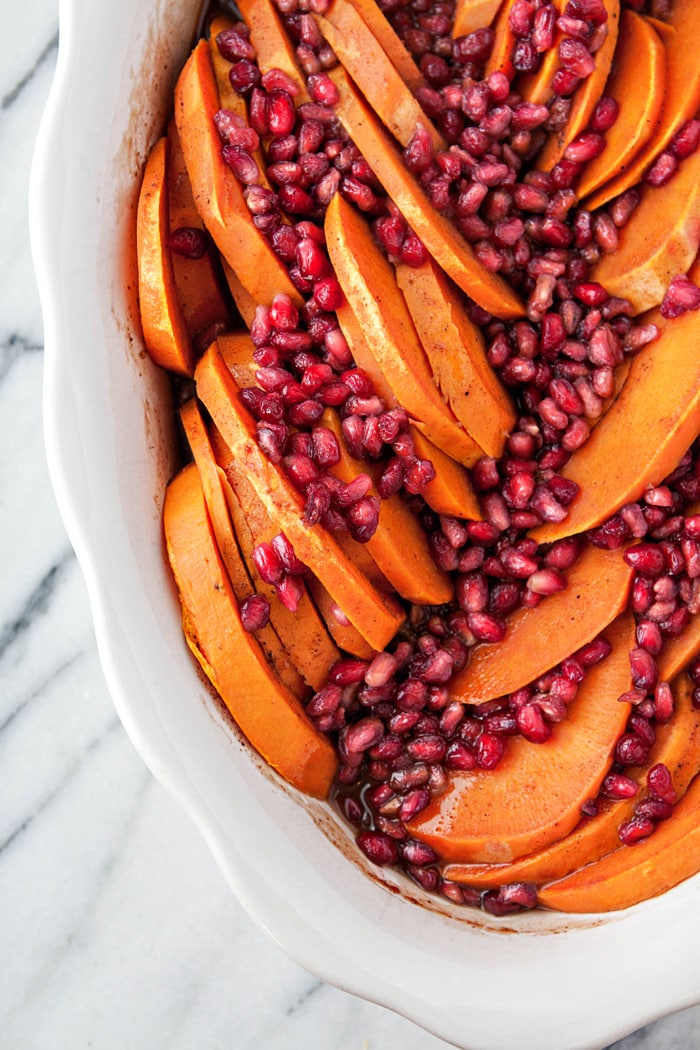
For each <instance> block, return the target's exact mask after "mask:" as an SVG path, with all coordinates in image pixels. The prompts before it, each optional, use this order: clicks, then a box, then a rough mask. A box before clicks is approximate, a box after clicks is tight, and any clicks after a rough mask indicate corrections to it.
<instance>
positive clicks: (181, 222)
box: [167, 120, 231, 341]
mask: <svg viewBox="0 0 700 1050" xmlns="http://www.w3.org/2000/svg"><path fill="white" fill-rule="evenodd" d="M168 143H169V149H168V163H167V183H168V217H169V226H170V235H171V237H172V236H173V234H176V233H177V231H179V230H182V229H190V230H192V229H195V230H196V229H199V230H202V231H204V224H203V222H202V220H201V219H200V217H199V212H198V211H197V209H196V207H195V203H194V198H193V197H192V187H191V186H190V180H189V176H188V174H187V168H186V167H185V158H184V156H183V153H182V147H181V146H180V139H179V137H178V134H177V128H176V127H175V122H174V121H173V120H171V121H170V123H169V124H168ZM205 236H207V235H206V234H205ZM170 255H171V259H172V264H173V276H174V278H175V286H176V288H177V298H178V301H179V303H180V309H181V310H182V316H183V317H184V319H185V324H186V326H187V331H188V332H189V334H190V336H191V337H192V338H195V341H196V337H197V336H198V335H201V334H202V333H203V332H205V331H207V330H208V329H211V330H213V329H214V328H216V327H217V326H220V325H227V324H228V323H229V321H230V313H231V311H230V307H229V300H228V299H227V298H226V297H225V295H224V290H223V289H224V288H225V286H224V284H223V281H222V274H221V267H220V265H219V263H218V259H215V258H214V256H213V254H212V252H211V251H209V250H207V251H205V252H204V254H203V255H202V256H201V257H200V258H198V259H192V258H189V257H188V256H186V255H182V254H180V253H179V252H176V251H171V253H170Z"/></svg>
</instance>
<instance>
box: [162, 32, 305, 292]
mask: <svg viewBox="0 0 700 1050" xmlns="http://www.w3.org/2000/svg"><path fill="white" fill-rule="evenodd" d="M219 108H220V106H219V94H218V91H217V87H216V80H215V79H214V71H213V68H212V64H211V55H210V50H209V45H208V43H207V41H206V40H200V42H199V43H198V44H197V46H196V48H195V49H194V51H193V52H192V54H191V55H190V57H189V59H188V60H187V62H186V63H185V66H184V68H183V70H182V73H181V74H180V78H179V80H178V82H177V85H176V87H175V121H176V123H177V129H178V134H179V136H180V142H181V143H182V150H183V153H184V155H185V163H186V165H187V171H188V174H189V176H190V182H191V184H192V193H193V195H194V200H195V204H196V205H197V210H198V212H199V214H200V215H201V217H202V220H203V222H204V224H205V226H206V227H207V229H208V230H209V233H210V234H211V236H212V238H213V240H214V242H215V244H216V246H217V247H218V249H219V251H220V252H221V254H222V255H223V256H224V258H225V259H226V261H227V262H228V264H229V266H231V267H232V268H233V269H234V270H235V271H236V273H237V274H238V277H239V279H240V281H241V284H242V285H243V287H244V288H245V289H246V291H247V292H248V293H249V295H251V296H252V297H253V298H254V299H255V300H256V301H257V302H261V303H268V302H271V301H272V299H273V298H274V296H275V295H277V294H278V293H281V292H284V293H286V294H287V295H289V296H290V297H291V299H292V300H293V301H294V302H295V303H297V304H298V305H301V301H302V300H301V296H300V295H299V293H298V292H297V290H296V288H295V287H294V285H293V283H292V281H291V279H290V277H289V274H288V273H287V271H286V269H285V267H284V265H283V264H282V262H281V260H280V259H279V257H278V256H277V255H276V254H275V252H274V251H273V249H272V248H271V247H270V245H269V244H268V243H267V241H266V240H265V238H264V237H263V235H262V234H261V233H260V231H259V230H258V229H257V227H256V226H255V224H254V223H253V219H252V216H251V214H250V212H249V211H248V206H247V205H246V202H245V198H244V196H243V190H242V187H241V185H240V183H239V182H238V180H237V179H236V177H235V175H234V174H233V172H232V171H231V169H230V168H229V167H228V165H227V164H226V162H225V161H224V159H223V157H222V155H221V141H220V139H219V135H218V133H217V131H216V127H215V125H214V119H213V118H214V114H215V113H216V112H217V111H218V110H219Z"/></svg>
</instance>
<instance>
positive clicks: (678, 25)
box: [586, 0, 700, 209]
mask: <svg viewBox="0 0 700 1050" xmlns="http://www.w3.org/2000/svg"><path fill="white" fill-rule="evenodd" d="M669 23H670V26H671V28H672V30H673V32H672V33H669V34H667V40H666V41H665V51H666V78H665V82H664V96H663V104H662V106H661V112H660V113H659V117H658V122H657V126H656V128H655V131H654V134H653V135H652V136H651V137H650V138H649V139H648V141H647V143H646V145H645V146H644V147H643V148H642V149H641V150H640V151H639V152H638V153H637V154H636V156H635V157H634V158H633V160H632V161H631V162H630V164H629V165H628V166H627V168H626V169H625V170H624V171H623V172H622V174H620V175H616V176H615V177H614V178H613V179H611V180H610V182H608V183H606V184H605V186H603V187H602V188H601V189H600V190H597V191H596V192H595V193H594V194H593V195H592V196H591V197H589V198H588V199H587V201H586V207H587V208H590V209H594V208H600V207H601V206H602V205H603V204H607V202H608V201H611V200H612V199H613V198H614V197H617V196H619V194H621V193H624V191H625V190H627V189H629V188H630V186H634V185H636V184H637V183H638V182H639V181H640V180H641V179H642V177H643V176H644V173H645V172H646V171H647V169H648V168H649V167H650V165H651V164H652V162H653V161H654V158H655V157H657V156H658V155H659V153H661V152H662V151H663V150H665V149H666V147H667V146H668V144H669V143H670V141H671V139H672V138H673V136H674V135H675V134H676V132H677V131H678V129H679V128H680V127H682V125H683V124H685V122H686V120H690V119H691V118H692V117H694V116H695V114H696V112H697V110H698V107H699V106H700V67H699V65H698V62H697V57H696V55H695V54H694V50H693V48H692V47H688V41H689V40H695V39H697V35H698V32H699V31H700V8H698V5H697V3H696V2H695V0H674V3H673V7H672V9H671V16H670V19H669Z"/></svg>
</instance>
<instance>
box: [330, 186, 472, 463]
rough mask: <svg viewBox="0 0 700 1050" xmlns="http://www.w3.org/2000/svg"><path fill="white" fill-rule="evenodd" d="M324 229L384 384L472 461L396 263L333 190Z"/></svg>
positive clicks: (431, 432) (448, 448)
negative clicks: (400, 287)
mask: <svg viewBox="0 0 700 1050" xmlns="http://www.w3.org/2000/svg"><path fill="white" fill-rule="evenodd" d="M325 231H326V244H327V247H328V254H329V256H330V260H331V263H332V264H333V269H334V270H335V275H336V277H337V279H338V282H339V283H340V286H341V288H342V289H343V292H344V294H345V298H346V299H347V301H348V305H349V307H350V309H351V310H352V312H353V313H354V315H355V318H356V320H357V322H358V325H359V324H360V323H361V325H362V332H363V336H364V342H365V343H366V346H367V349H368V351H369V353H370V354H371V356H372V357H373V358H374V362H375V367H376V370H378V371H380V372H381V373H382V374H383V376H384V378H385V381H386V386H387V387H389V388H390V389H391V390H392V391H394V392H396V394H397V396H400V400H401V403H402V405H403V407H404V408H405V409H406V411H407V412H408V414H409V415H410V416H411V418H412V419H413V420H414V421H415V423H416V425H417V426H418V427H420V428H421V429H422V430H423V431H424V433H425V434H426V435H427V437H428V438H430V440H431V441H432V442H433V443H434V444H435V445H437V446H438V448H441V449H443V451H445V452H447V453H448V454H449V455H451V456H452V457H453V458H454V459H457V460H459V461H460V462H464V461H465V459H466V460H467V462H470V461H471V456H472V449H473V441H472V440H470V438H469V436H468V435H467V434H466V432H465V430H464V428H463V426H462V425H461V423H459V422H458V421H457V419H456V418H455V416H454V414H453V412H452V411H451V409H450V408H449V406H448V405H447V403H446V402H445V400H444V398H443V397H442V395H441V394H440V392H439V390H438V388H437V385H436V383H435V379H434V377H433V374H432V372H431V371H430V366H429V364H428V360H427V358H426V356H425V351H424V350H423V347H422V346H421V343H420V340H419V338H418V335H417V333H416V329H415V326H414V324H413V320H412V318H411V315H410V313H409V311H408V308H407V307H406V303H405V302H404V300H403V298H402V296H401V294H400V292H399V291H398V288H397V284H396V276H395V273H394V269H393V267H392V266H391V264H390V263H389V262H388V261H387V259H386V257H385V255H384V254H383V253H382V251H381V250H380V249H379V247H378V246H377V245H376V243H375V241H374V239H373V237H372V234H371V231H370V228H369V226H368V224H367V222H366V221H365V219H364V218H363V216H362V215H361V214H360V213H359V212H358V211H357V210H356V209H355V208H354V207H353V206H352V205H351V204H349V203H348V202H347V201H346V200H344V199H343V197H342V196H341V195H340V194H338V193H337V194H336V195H335V197H333V199H332V201H331V203H330V204H329V205H328V209H327V211H326V219H325ZM353 352H354V348H353ZM356 359H357V358H356ZM359 363H360V362H358V364H359ZM383 389H385V388H383Z"/></svg>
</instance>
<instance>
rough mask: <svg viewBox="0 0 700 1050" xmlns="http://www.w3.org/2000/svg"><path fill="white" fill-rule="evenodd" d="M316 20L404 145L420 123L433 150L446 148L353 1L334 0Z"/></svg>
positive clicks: (351, 74)
mask: <svg viewBox="0 0 700 1050" xmlns="http://www.w3.org/2000/svg"><path fill="white" fill-rule="evenodd" d="M316 21H317V22H318V25H319V27H320V29H321V32H322V33H323V36H324V37H325V39H326V41H327V42H328V43H329V44H330V45H331V47H332V48H333V50H334V51H335V53H336V55H337V57H338V60H339V61H340V62H341V63H342V65H343V67H344V68H345V69H346V70H347V72H348V74H349V75H350V76H351V77H352V79H353V80H354V81H355V83H356V84H357V86H358V88H359V89H360V91H361V92H362V94H363V95H364V96H365V98H366V100H367V102H368V103H369V105H370V106H371V107H372V109H373V110H374V112H375V113H376V114H377V116H378V117H379V119H380V120H381V121H382V123H383V124H384V125H385V126H386V127H387V128H388V129H389V131H390V132H391V134H392V135H393V136H394V138H395V139H398V141H399V142H400V143H401V145H402V146H407V145H408V143H409V140H410V138H411V135H412V134H413V132H414V131H415V130H416V125H417V124H421V125H422V126H423V127H424V128H425V129H426V131H427V132H428V133H429V135H430V138H431V141H432V143H433V149H435V150H440V149H445V140H444V139H443V137H442V135H441V134H440V132H439V131H438V130H437V128H436V127H435V125H434V124H433V123H432V121H431V120H430V118H429V117H427V116H426V115H425V113H424V112H423V110H422V109H421V106H420V104H419V102H418V101H417V100H416V98H415V96H414V95H413V93H412V91H411V89H410V87H409V86H408V85H407V84H406V82H405V81H404V80H403V78H402V77H401V75H400V74H399V72H398V70H397V69H396V67H395V66H394V64H393V62H392V61H391V59H390V58H389V56H388V55H387V53H386V52H385V51H384V48H383V47H382V46H381V44H380V43H379V41H378V40H377V38H376V37H375V36H374V34H373V33H372V31H371V29H370V28H369V26H368V25H367V24H366V22H365V21H364V19H363V18H362V16H361V14H360V12H359V11H357V10H356V8H355V6H354V4H353V3H352V2H351V0H333V3H332V4H331V6H330V8H329V10H328V12H327V14H326V15H325V17H324V16H322V15H317V16H316ZM414 79H415V78H414Z"/></svg>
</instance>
